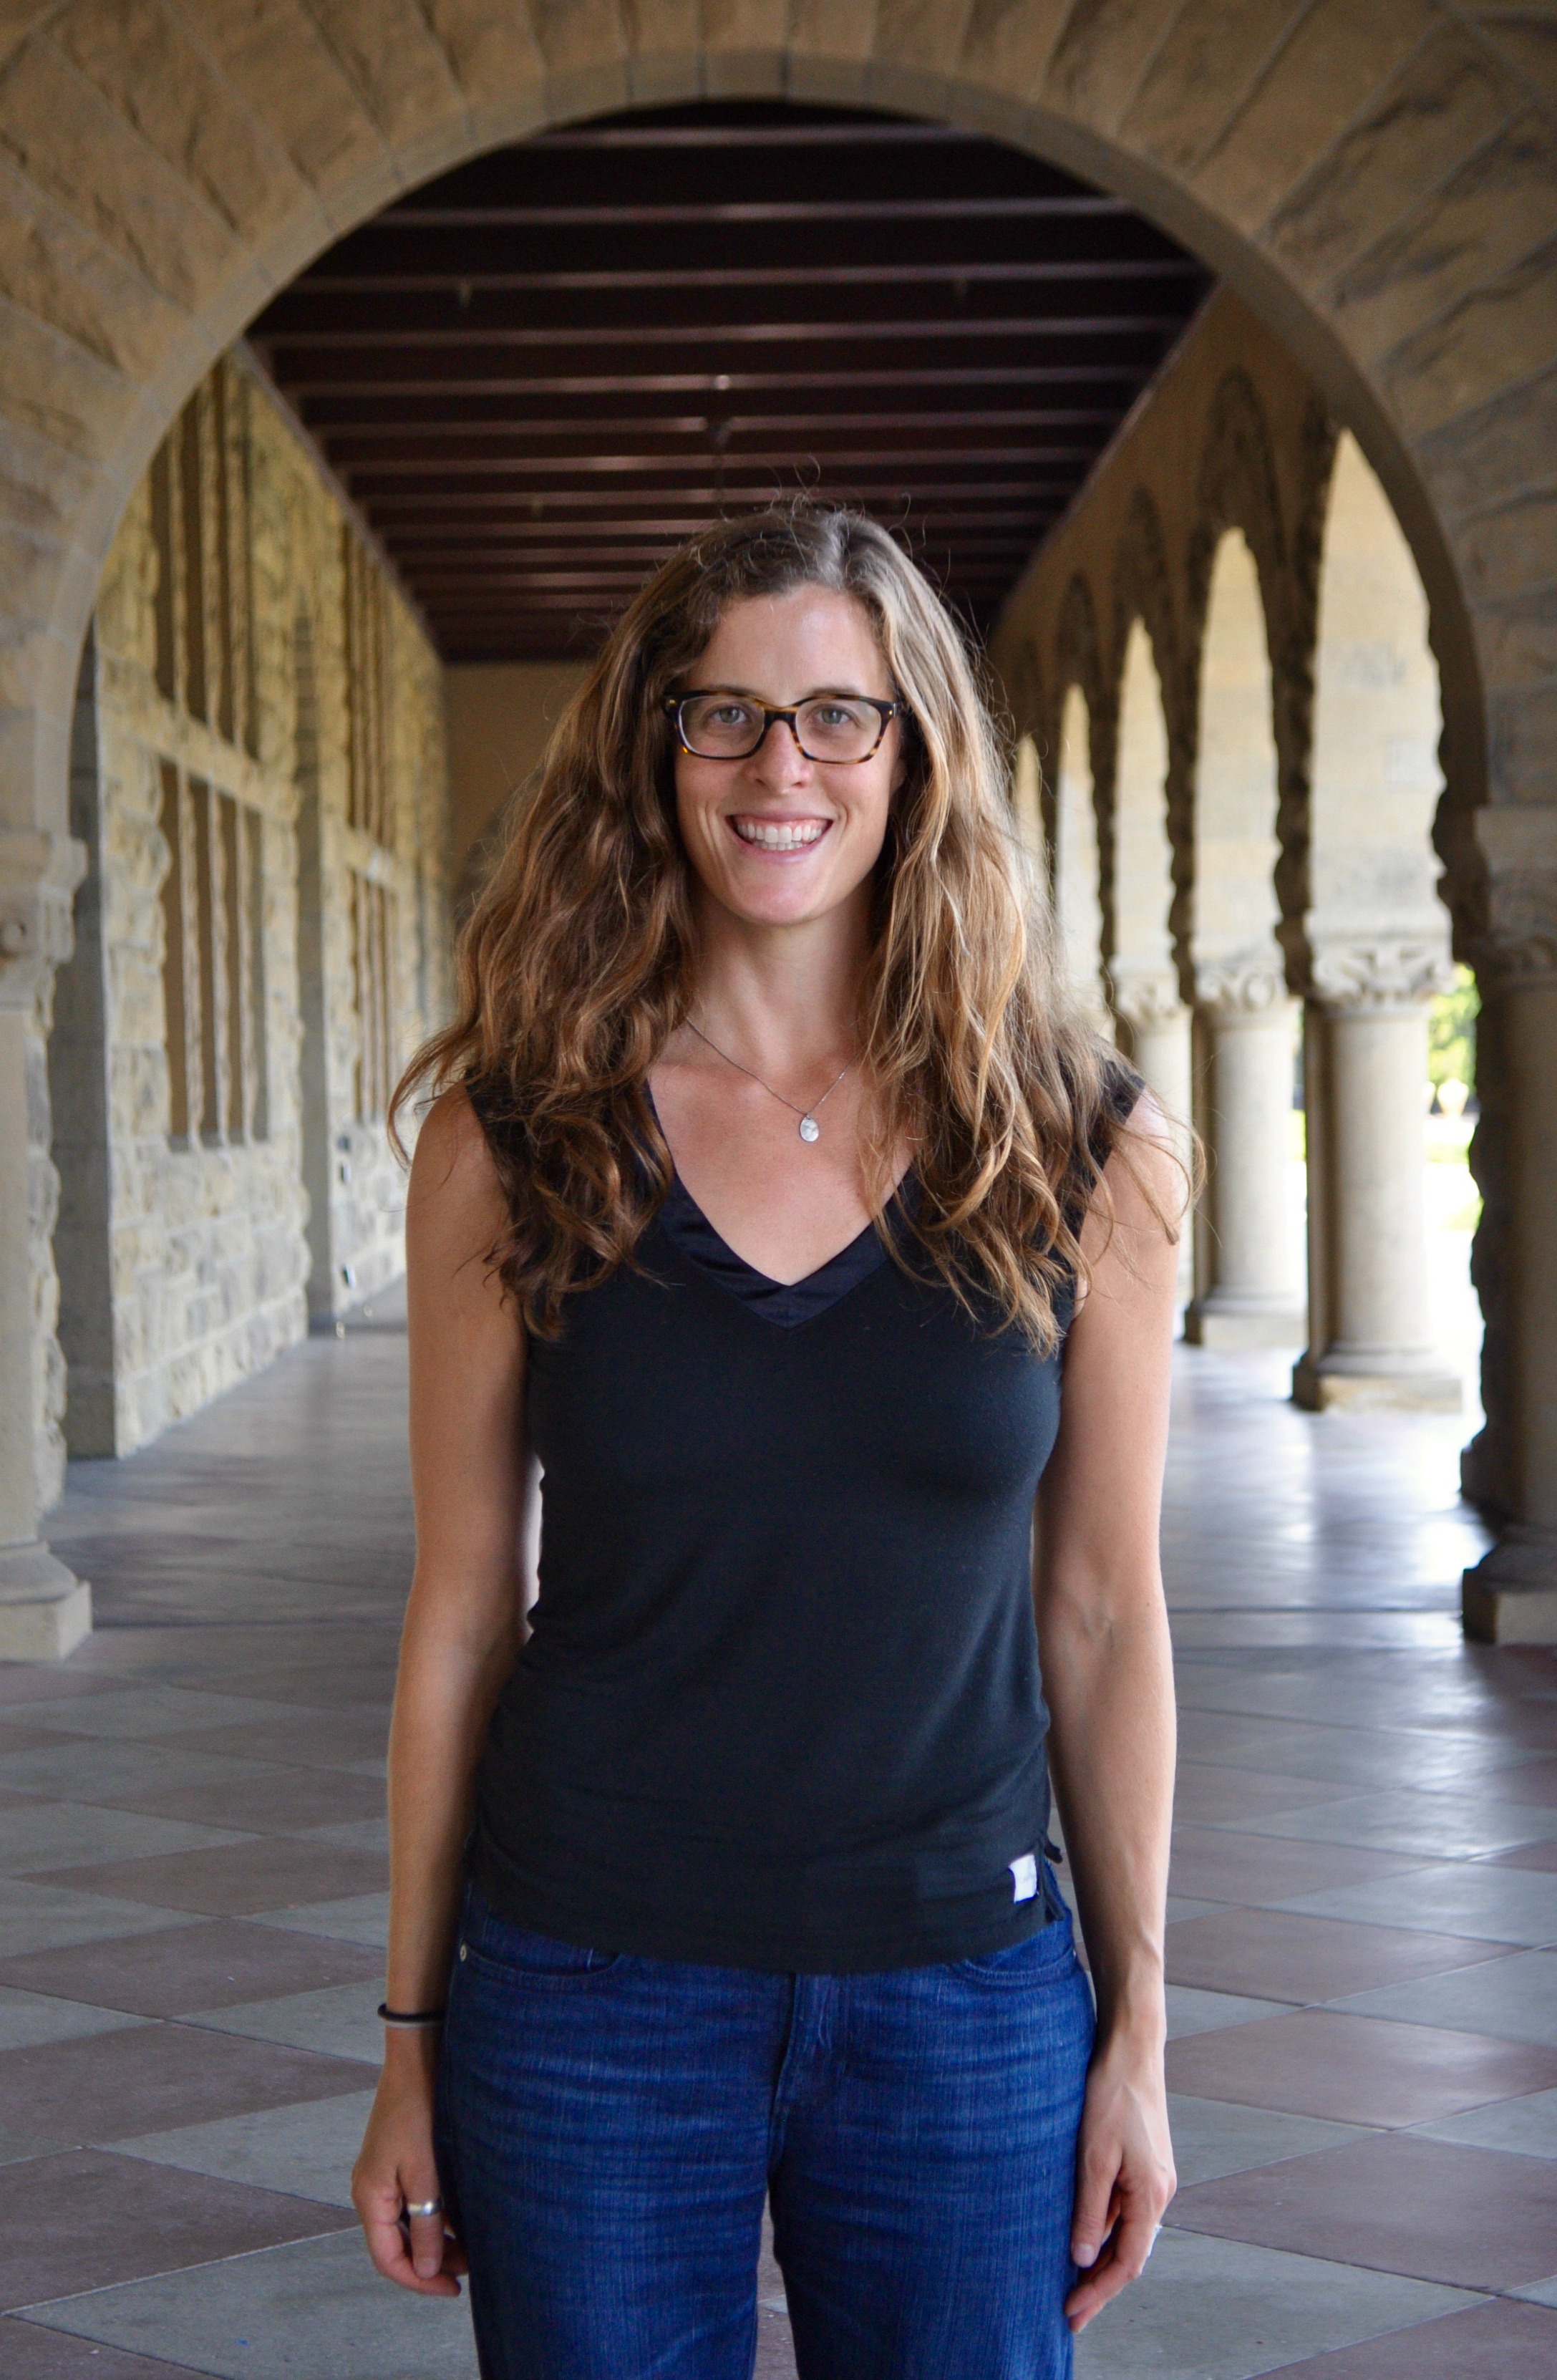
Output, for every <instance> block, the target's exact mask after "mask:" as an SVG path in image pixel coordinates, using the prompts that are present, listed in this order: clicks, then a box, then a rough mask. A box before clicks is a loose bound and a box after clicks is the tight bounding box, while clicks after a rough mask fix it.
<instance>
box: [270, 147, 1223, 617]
mask: <svg viewBox="0 0 1557 2380" xmlns="http://www.w3.org/2000/svg"><path fill="white" fill-rule="evenodd" d="M1210 285H1211V284H1210V276H1209V275H1208V273H1206V271H1205V268H1204V267H1203V266H1202V265H1201V264H1200V263H1199V262H1198V261H1196V260H1195V259H1193V258H1191V257H1189V256H1187V255H1186V254H1185V253H1184V251H1183V250H1182V249H1178V248H1177V247H1176V246H1175V245H1174V243H1173V242H1172V241H1171V240H1169V239H1168V238H1167V237H1165V234H1163V233H1162V232H1159V231H1157V230H1156V229H1155V228H1154V227H1153V225H1149V224H1147V223H1145V222H1144V221H1143V220H1142V219H1141V217H1140V216H1139V215H1137V214H1135V213H1133V212H1131V210H1130V209H1129V207H1127V206H1126V205H1125V204H1124V202H1123V201H1122V200H1117V199H1112V198H1108V197H1105V196H1104V195H1102V194H1100V193H1099V192H1097V191H1094V190H1091V189H1089V188H1087V187H1086V186H1085V185H1084V184H1082V183H1080V182H1078V181H1075V180H1073V179H1072V178H1071V177H1070V176H1068V175H1066V174H1062V173H1060V172H1059V171H1058V170H1057V169H1056V167H1053V166H1049V165H1044V164H1040V163H1039V162H1038V161H1037V160H1035V159H1033V158H1031V157H1027V156H1024V155H1022V154H1021V153H1020V152H1019V151H1017V150H1014V149H1008V148H1007V147H1006V146H1005V145H1004V144H1003V143H1001V142H999V141H995V140H981V139H978V138H976V137H974V136H972V135H971V134H966V133H961V132H955V131H952V130H950V129H948V128H943V127H940V126H935V125H926V124H915V123H907V122H899V121H896V120H893V119H890V118H887V117H883V116H880V115H854V114H850V113H845V112H843V111H839V110H828V109H820V108H791V107H788V106H785V105H783V104H780V103H775V104H771V105H768V104H751V103H742V104H730V105H709V106H704V107H683V108H677V109H670V110H665V111H648V112H645V113H642V114H639V115H632V116H618V117H614V118H611V119H609V120H603V121H601V122H599V123H597V124H588V125H584V126H581V127H579V128H575V129H573V130H569V131H565V132H556V133H548V134H543V135H542V136H541V137H540V138H538V139H537V140H529V141H525V142H523V143H522V144H520V145H519V146H517V147H514V148H511V149H504V150H500V151H496V152H493V153H492V154H490V155H489V156H486V157H481V158H477V160H475V161H474V162H473V163H471V164H467V165H462V166H460V167H458V168H457V169H456V170H455V171H454V172H453V173H452V174H448V175H445V176H443V177H442V179H441V180H440V181H437V182H433V183H430V184H428V186H427V187H426V188H423V189H421V190H418V191H417V192H416V194H415V195H414V196H413V197H411V198H409V199H407V200H405V201H404V203H402V204H398V205H395V206H392V207H390V208H387V209H386V210H385V212H383V213H382V214H380V215H379V216H377V217H376V218H375V219H374V220H373V222H371V223H369V224H366V225H363V226H362V227H361V229H360V230H358V231H356V232H353V233H351V234H350V235H349V236H348V237H346V238H345V239H344V240H342V241H340V242H339V243H338V245H337V246H336V247H334V248H333V249H330V250H329V252H328V253H327V254H326V255H324V256H322V257H320V260H319V261H318V262H317V263H316V264H314V265H313V266H312V267H310V269H309V270H308V272H307V273H303V274H302V275H301V276H300V278H299V279H298V280H297V281H296V282H295V283H294V284H293V285H292V286H291V288H290V289H288V290H287V291H285V292H284V295H283V296H282V297H279V298H277V299H276V300H275V301H274V302H273V303H272V305H271V306H270V307H268V308H267V309H266V310H265V312H264V313H263V314H262V315H261V316H260V318H259V322H257V323H256V324H255V326H254V329H253V331H252V333H251V336H252V338H253V340H254V343H255V345H256V346H257V347H258V348H259V352H260V354H261V355H262V357H263V358H264V359H265V361H266V363H267V365H268V367H269V369H270V370H271V371H272V374H273V376H274V378H275V379H276V381H277V383H279V384H280V386H281V387H282V388H283V389H284V391H285V393H286V395H288V397H289V398H290V399H291V401H292V403H293V404H294V406H295V407H296V409H297V411H298V413H299V414H300V416H301V417H302V419H303V420H304V421H305V422H306V423H307V425H308V428H309V430H310V431H312V433H313V435H314V436H315V437H316V438H317V439H318V441H319V443H320V446H321V447H322V448H323V450H324V452H325V454H326V455H327V456H328V458H329V461H330V463H331V465H332V468H333V469H334V470H335V471H336V473H337V474H338V475H339V477H340V478H341V479H342V480H343V481H344V483H345V485H346V486H347V487H348V488H349V489H350V491H351V492H352V494H353V496H354V497H355V498H356V502H357V503H358V504H360V505H361V506H362V508H363V510H364V512H365V513H366V514H367V516H368V518H369V519H370V520H371V522H372V524H373V526H374V528H375V530H376V531H377V533H378V535H379V536H380V538H381V539H382V540H383V542H384V544H385V546H386V547H387V548H388V550H389V552H390V553H392V555H393V556H394V559H395V562H396V564H397V565H398V567H399V568H400V570H401V571H402V573H403V574H404V578H405V581H406V583H407V585H408V586H409V587H410V588H411V589H413V591H414V592H415V594H416V597H417V599H418V601H420V602H421V604H422V606H423V608H424V610H425V612H426V613H427V616H428V620H429V622H430V623H431V625H432V629H433V633H434V634H435V636H436V637H437V638H438V640H439V644H440V647H441V650H442V652H443V654H444V656H445V658H446V659H447V660H449V661H452V662H457V661H509V660H532V659H534V660H540V659H555V658H561V657H564V656H577V655H581V654H583V653H585V652H587V651H589V650H592V649H593V648H594V646H595V645H596V644H597V642H598V640H599V638H600V637H601V635H602V634H603V633H604V631H605V629H606V627H607V626H608V625H610V620H611V619H612V618H613V617H614V615H615V614H616V613H617V612H618V611H619V610H620V609H621V607H622V604H623V603H624V602H625V601H627V599H628V597H629V596H630V595H631V594H632V592H633V591H634V589H635V588H636V587H638V586H639V585H641V584H642V581H643V579H644V577H646V574H647V573H648V572H649V571H650V570H651V569H653V568H654V567H655V565H657V564H658V562H660V561H661V560H662V559H663V558H664V556H665V555H666V554H667V553H670V551H671V549H672V548H673V547H674V546H675V545H676V544H678V543H679V542H680V541H681V540H682V539H683V538H685V537H688V536H690V535H692V534H693V533H694V531H695V530H696V529H697V528H700V527H703V526H705V525H706V523H708V522H709V521H711V520H714V519H717V518H718V517H719V516H721V515H728V514H734V513H739V512H742V511H748V510H751V509H753V508H754V507H755V506H758V505H761V504H766V503H771V502H772V501H773V500H774V498H775V497H780V496H783V495H785V494H791V493H793V492H797V491H800V490H805V491H808V492H815V493H816V494H818V495H821V496H824V497H827V498H832V499H835V500H838V501H842V502H846V503H851V504H860V505H862V506H863V508H864V509H866V510H867V511H869V512H871V513H872V514H874V515H875V516H876V517H877V518H879V519H881V520H883V521H886V522H887V524H888V525H889V526H891V527H892V528H894V529H896V530H897V532H898V533H899V535H900V536H901V537H902V538H903V539H904V540H905V542H906V543H907V544H908V545H909V547H910V549H911V551H912V552H913V553H915V554H916V555H917V556H918V557H919V559H920V560H921V561H922V562H923V565H924V566H925V567H926V568H927V569H928V570H929V571H930V573H931V575H932V576H933V577H934V578H935V581H936V583H937V584H938V585H939V586H941V587H942V588H943V589H944V590H945V591H946V593H947V596H948V597H949V598H950V599H951V601H953V602H954V603H956V604H957V605H958V607H959V608H960V612H961V613H962V614H963V616H964V618H965V619H966V620H967V621H968V622H969V624H970V625H971V626H972V628H973V629H974V630H975V632H982V631H983V629H984V627H986V626H987V625H988V623H989V622H990V620H991V619H992V618H993V616H994V614H995V613H996V611H997V610H998V608H999V605H1000V603H1001V601H1002V600H1003V598H1004V597H1005V595H1006V594H1007V592H1008V589H1010V587H1011V585H1012V583H1013V582H1014V580H1015V579H1016V577H1017V576H1018V575H1019V573H1020V570H1021V568H1022V566H1023V565H1024V563H1025V562H1026V560H1027V557H1028V555H1029V554H1030V553H1032V548H1033V547H1034V546H1035V545H1036V544H1037V543H1038V542H1039V540H1041V539H1042V537H1043V536H1044V532H1045V530H1046V529H1048V528H1050V527H1051V526H1052V525H1053V523H1054V522H1055V521H1056V519H1057V518H1058V516H1060V514H1061V513H1062V512H1063V511H1064V509H1065V507H1066V505H1067V504H1068V503H1069V501H1070V499H1071V498H1072V496H1073V495H1074V494H1075V492H1076V491H1077V489H1078V488H1079V487H1080V484H1081V481H1082V480H1084V478H1085V477H1086V474H1087V472H1088V470H1089V469H1090V468H1091V467H1092V463H1093V462H1094V461H1095V460H1096V457H1097V456H1098V455H1099V454H1100V453H1101V451H1102V449H1103V448H1104V445H1105V444H1106V443H1107V442H1108V440H1109V439H1110V437H1112V435H1113V433H1114V431H1115V430H1116V428H1117V426H1118V424H1119V422H1120V421H1121V420H1122V419H1123V418H1124V416H1125V414H1126V413H1127V412H1128V411H1129V407H1130V406H1131V404H1132V403H1133V402H1134V400H1135V398H1136V396H1137V395H1139V394H1140V392H1141V388H1142V387H1143V386H1144V385H1145V384H1146V383H1147V382H1148V381H1149V380H1150V379H1151V378H1152V376H1153V373H1154V372H1155V371H1156V370H1157V368H1158V366H1159V365H1160V364H1161V362H1162V359H1163V357H1164V355H1165V351H1166V349H1167V347H1168V346H1170V345H1171V343H1172V342H1173V341H1174V340H1175V339H1176V338H1177V335H1178V334H1179V333H1180V331H1181V330H1182V329H1183V327H1184V325H1185V323H1186V322H1188V320H1189V316H1190V315H1191V313H1192V312H1193V311H1194V310H1195V309H1196V307H1197V306H1198V305H1199V304H1200V303H1201V300H1202V298H1203V297H1204V296H1205V294H1206V292H1207V290H1208V289H1209V287H1210Z"/></svg>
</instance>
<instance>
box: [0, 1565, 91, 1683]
mask: <svg viewBox="0 0 1557 2380" xmlns="http://www.w3.org/2000/svg"><path fill="white" fill-rule="evenodd" d="M91 1625H92V1591H91V1587H90V1586H89V1585H87V1582H86V1580H85V1579H82V1578H78V1577H77V1576H76V1573H75V1572H74V1571H69V1570H66V1567H65V1564H64V1563H63V1562H62V1561H58V1560H55V1558H54V1555H53V1554H52V1553H51V1552H50V1551H49V1549H48V1547H47V1546H46V1545H44V1544H43V1542H42V1538H40V1537H35V1538H34V1539H33V1540H32V1542H31V1544H30V1545H23V1546H0V1661H63V1660H64V1659H65V1657H66V1654H67V1653H73V1652H74V1651H75V1650H76V1647H77V1645H78V1644H80V1642H81V1640H82V1638H83V1637H85V1636H90V1635H91Z"/></svg>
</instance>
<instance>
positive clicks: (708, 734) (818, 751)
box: [681, 694, 884, 760]
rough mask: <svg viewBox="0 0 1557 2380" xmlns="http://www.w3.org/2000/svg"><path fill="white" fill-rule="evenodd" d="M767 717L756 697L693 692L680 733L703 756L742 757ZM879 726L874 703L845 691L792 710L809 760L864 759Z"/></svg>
mask: <svg viewBox="0 0 1557 2380" xmlns="http://www.w3.org/2000/svg"><path fill="white" fill-rule="evenodd" d="M765 717H766V714H765V712H764V710H763V707H762V705H761V703H760V702H748V701H746V700H745V699H744V698H742V696H740V695H737V694H698V695H693V696H691V697H689V698H688V699H687V700H686V701H685V702H683V703H682V708H681V724H682V739H683V741H684V742H685V744H686V747H687V748H688V750H689V751H691V752H695V753H697V754H699V755H700V756H701V757H702V758H703V759H708V760H740V759H744V758H745V756H746V754H747V753H748V752H754V751H755V750H756V748H757V746H758V745H759V744H760V743H761V741H762V732H763V726H764V722H765ZM883 727H884V722H883V720H882V716H881V713H880V711H879V710H876V709H875V706H874V705H873V704H871V703H868V702H851V700H850V699H849V698H848V697H847V696H845V695H818V696H817V697H816V698H815V701H813V702H803V703H802V704H800V706H799V708H798V709H797V710H796V712H795V730H796V741H797V742H798V743H799V745H800V748H801V750H802V751H803V753H804V754H805V757H806V759H808V760H868V759H869V758H870V756H871V754H872V753H873V752H874V751H875V747H876V746H877V745H878V744H879V743H880V741H881V737H882V733H883Z"/></svg>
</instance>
